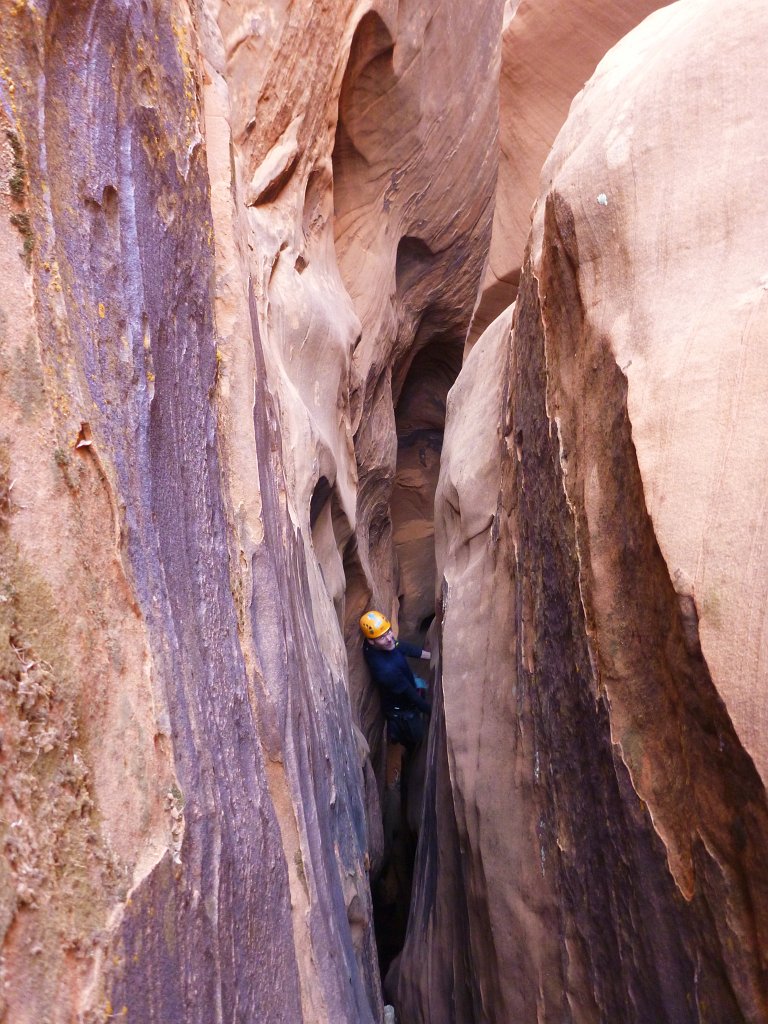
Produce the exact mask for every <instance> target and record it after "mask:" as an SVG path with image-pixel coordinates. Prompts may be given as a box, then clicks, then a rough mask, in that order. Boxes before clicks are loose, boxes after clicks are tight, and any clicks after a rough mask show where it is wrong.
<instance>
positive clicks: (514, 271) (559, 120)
mask: <svg viewBox="0 0 768 1024" xmlns="http://www.w3.org/2000/svg"><path fill="white" fill-rule="evenodd" d="M661 6H663V4H662V3H661V2H660V0H611V2H610V3H604V2H602V0H568V2H567V3H563V2H562V0H506V5H505V10H504V31H503V36H502V57H501V76H500V79H499V107H500V111H501V119H500V126H499V148H500V156H501V158H500V162H499V187H498V191H497V197H496V206H495V211H494V220H493V237H492V239H491V249H490V254H489V259H488V267H487V269H486V273H485V277H484V280H483V287H482V293H481V296H480V300H479V302H478V307H477V310H476V311H475V316H474V319H473V322H472V332H471V335H470V342H471V343H474V342H475V341H476V340H477V338H478V337H479V336H480V334H482V332H483V331H484V330H485V328H486V327H487V326H488V324H489V323H490V322H491V321H492V320H493V319H494V318H495V317H496V316H498V315H499V314H500V313H501V312H502V310H504V309H505V308H506V307H507V306H508V305H509V304H510V303H512V302H514V300H515V296H516V295H517V289H518V286H519V284H520V271H521V268H522V265H523V257H524V254H525V246H526V242H527V240H528V235H529V233H530V230H531V208H532V207H533V204H534V202H535V201H536V197H537V195H538V192H539V175H540V173H541V168H542V165H543V163H544V161H545V160H546V159H547V156H548V154H549V150H550V148H551V146H552V143H553V142H554V141H555V136H556V135H557V133H558V132H559V131H560V129H561V127H562V126H563V122H564V121H565V119H566V117H567V116H568V109H569V107H570V105H571V102H572V100H573V98H574V96H576V94H577V93H578V92H579V90H580V89H581V88H582V87H583V85H584V83H585V82H586V81H587V79H588V78H589V77H590V76H591V75H592V72H593V71H594V70H595V67H596V66H597V63H598V61H599V60H600V59H601V58H602V57H603V55H604V54H605V53H606V52H607V51H608V50H609V49H610V47H611V46H613V45H614V43H616V42H618V40H619V39H621V37H622V36H624V35H626V34H627V32H629V31H630V30H631V29H632V28H634V27H635V25H637V24H639V23H640V22H641V21H642V20H643V18H645V17H646V16H647V15H648V14H650V13H651V12H652V11H655V10H657V9H658V8H659V7H661Z"/></svg>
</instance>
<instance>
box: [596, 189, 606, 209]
mask: <svg viewBox="0 0 768 1024" xmlns="http://www.w3.org/2000/svg"><path fill="white" fill-rule="evenodd" d="M597 201H598V203H599V204H600V205H601V206H607V205H608V196H607V195H606V194H605V192H601V193H600V195H599V196H598V197H597Z"/></svg>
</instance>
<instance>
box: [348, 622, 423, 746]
mask: <svg viewBox="0 0 768 1024" xmlns="http://www.w3.org/2000/svg"><path fill="white" fill-rule="evenodd" d="M360 629H361V631H362V634H363V636H364V637H365V640H364V642H363V655H364V657H365V661H366V664H367V665H368V668H369V669H370V672H371V675H372V676H373V681H374V682H375V683H376V685H377V686H378V688H379V693H380V694H381V709H382V711H383V712H384V717H385V718H386V720H387V737H388V739H389V742H390V743H400V744H402V746H404V747H405V748H406V750H413V749H414V747H416V746H418V744H419V742H420V741H421V739H422V737H423V736H424V728H425V722H424V715H429V713H430V711H431V707H430V704H429V701H428V700H427V699H426V696H425V694H426V685H427V684H426V683H425V682H424V681H423V680H422V679H419V678H418V677H417V676H414V674H413V672H412V671H411V666H410V665H409V664H408V662H407V660H406V658H424V659H426V660H427V661H428V660H429V658H430V657H431V655H430V652H429V651H425V650H422V649H421V648H420V647H416V646H415V645H414V644H409V643H406V642H405V641H404V640H398V639H396V637H395V634H394V633H393V632H392V623H391V622H390V621H389V620H388V619H387V618H386V617H385V616H384V615H382V614H381V612H377V611H373V610H371V611H368V612H366V613H365V615H363V616H362V617H361V618H360Z"/></svg>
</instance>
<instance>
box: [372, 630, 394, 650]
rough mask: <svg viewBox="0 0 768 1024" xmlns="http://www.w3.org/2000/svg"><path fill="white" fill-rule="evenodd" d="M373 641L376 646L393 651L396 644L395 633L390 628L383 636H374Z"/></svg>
mask: <svg viewBox="0 0 768 1024" xmlns="http://www.w3.org/2000/svg"><path fill="white" fill-rule="evenodd" d="M372 643H373V646H374V647H380V648H381V650H382V651H391V650H393V649H394V646H395V634H394V633H393V632H392V630H391V629H388V630H387V632H386V633H382V634H381V636H377V637H374V638H373V641H372Z"/></svg>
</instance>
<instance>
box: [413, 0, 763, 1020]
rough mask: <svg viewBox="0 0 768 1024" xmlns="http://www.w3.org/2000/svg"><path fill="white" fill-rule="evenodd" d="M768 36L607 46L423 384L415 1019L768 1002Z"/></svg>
mask: <svg viewBox="0 0 768 1024" xmlns="http://www.w3.org/2000/svg"><path fill="white" fill-rule="evenodd" d="M767 28H768V21H767V19H766V11H765V8H764V7H762V6H760V7H755V5H752V4H747V3H744V2H738V3H736V2H734V3H728V4H725V5H723V4H722V3H714V2H704V3H701V2H695V3H694V2H686V0H684V2H681V3H678V4H674V5H673V6H671V7H669V8H665V9H664V10H661V11H658V12H657V13H655V14H654V15H652V16H651V17H650V18H649V19H648V20H647V21H646V22H644V23H643V25H642V26H640V27H639V28H638V29H636V30H635V31H634V32H632V33H631V34H630V35H629V36H627V38H626V39H624V40H623V41H622V42H621V43H620V44H619V45H618V46H616V47H615V49H613V50H612V51H610V52H609V54H608V55H607V56H606V57H605V59H604V60H603V61H602V62H601V63H600V65H599V67H598V69H597V72H596V74H595V76H594V78H593V79H592V80H591V82H590V83H589V84H588V86H587V88H586V89H585V90H584V93H583V94H582V95H581V96H580V97H579V98H578V99H577V100H576V102H575V103H574V106H573V108H572V110H571V113H570V116H569V118H568V121H567V122H566V125H565V127H564V129H563V131H562V132H561V134H560V135H559V137H558V140H557V142H556V144H555V147H554V149H553V152H552V155H551V157H550V159H549V160H548V161H547V164H546V166H545V168H544V171H543V175H542V182H541V191H540V195H539V199H538V202H537V205H536V211H535V215H534V223H533V233H532V237H531V242H530V248H529V251H528V255H527V257H526V261H525V265H524V269H523V273H522V278H521V283H520V292H519V296H518V299H517V303H516V307H515V309H514V313H512V311H511V310H509V311H507V313H506V314H504V316H503V317H501V318H500V319H498V320H497V321H496V322H495V323H494V324H493V325H492V327H491V328H490V329H489V330H488V331H487V332H486V333H485V334H484V335H483V337H482V338H481V339H480V341H479V342H478V343H477V346H476V347H475V348H474V349H473V351H472V353H471V355H470V356H469V358H468V360H467V362H466V365H465V367H464V369H463V370H462V373H461V375H460V377H459V380H458V382H457V384H456V385H455V387H454V389H453V390H452V392H451V395H450V396H449V401H448V420H447V425H446V432H445V440H444V447H443V466H442V470H441V476H440V483H439V486H438V504H437V516H436V535H437V565H438V572H439V573H440V576H441V578H442V579H441V592H442V605H443V609H442V619H443V622H442V651H441V677H442V683H441V686H442V694H441V697H440V699H441V701H442V704H443V714H442V716H438V718H437V721H436V722H435V724H434V725H433V730H432V735H431V737H430V744H431V746H430V757H431V759H432V764H433V770H434V774H433V782H432V786H431V790H429V791H428V794H427V802H426V805H425V818H424V826H423V832H422V838H421V843H420V849H419V854H418V859H417V876H416V879H415V891H416V893H417V895H416V897H415V899H414V902H413V905H412V916H411V921H410V924H409V937H408V940H407V943H406V948H405V951H404V953H403V956H402V958H401V964H400V969H399V973H398V974H397V977H396V978H395V979H394V981H395V983H396V985H397V997H398V1005H399V1008H400V1011H401V1014H402V1016H403V1017H404V1018H405V1019H406V1020H407V1021H409V1022H411V1021H414V1022H415V1021H428V1020H436V1019H439V1020H441V1021H456V1022H458V1021H462V1022H467V1021H489V1022H490V1021H500V1020H505V1021H506V1020H510V1021H511V1020H521V1021H523V1020H525V1021H528V1020H547V1021H550V1020H551V1021H561V1020H568V1021H574V1022H587V1021H588V1022H593V1021H594V1022H597V1021H609V1020H610V1021H623V1022H636V1024H646V1022H648V1021H654V1022H669V1024H673V1022H674V1024H681V1022H688V1021H690V1022H703V1021H733V1022H740V1021H749V1022H758V1021H763V1020H765V1019H766V1016H767V1015H768V984H767V982H766V977H767V976H768V975H767V974H766V958H767V957H768V883H767V882H766V874H765V870H764V865H765V863H766V858H767V857H768V808H766V797H765V777H766V756H767V748H766V739H765V736H766V730H765V722H764V717H765V701H764V699H763V698H764V677H765V666H764V659H765V644H764V639H763V637H764V631H763V628H762V623H763V619H764V616H765V614H766V612H765V608H766V602H765V593H764V591H765V587H766V586H768V582H767V581H768V571H767V569H768V566H766V559H765V551H766V539H767V536H766V523H765V517H764V515H763V512H762V510H763V507H764V504H765V496H766V494H768V481H767V480H766V468H765V467H766V465H767V464H768V459H767V457H766V456H767V455H768V430H767V428H766V424H765V417H764V414H763V412H764V410H763V406H764V403H763V402H762V400H761V396H762V395H763V394H764V393H765V389H766V384H767V381H766V369H765V359H764V352H763V346H762V345H761V339H763V338H764V337H765V335H766V330H767V329H768V322H767V321H766V303H765V288H766V282H765V268H764V266H763V264H762V262H761V261H762V260H763V255H762V254H763V249H764V245H763V235H764V232H763V224H764V221H765V208H766V196H767V195H768V174H767V172H766V167H768V163H767V162H766V156H768V154H767V153H766V152H765V150H766V147H767V145H768V143H767V142H766V138H767V136H766V132H765V130H764V128H765V110H766V100H767V98H768V97H767V96H766V92H767V90H768V84H766V78H765V75H764V74H762V72H761V71H760V70H759V69H760V68H761V67H762V64H763V56H762V40H763V39H764V38H765V32H766V29H767ZM713 282H714V283H713ZM427 979H428V980H427Z"/></svg>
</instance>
